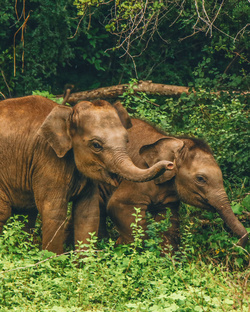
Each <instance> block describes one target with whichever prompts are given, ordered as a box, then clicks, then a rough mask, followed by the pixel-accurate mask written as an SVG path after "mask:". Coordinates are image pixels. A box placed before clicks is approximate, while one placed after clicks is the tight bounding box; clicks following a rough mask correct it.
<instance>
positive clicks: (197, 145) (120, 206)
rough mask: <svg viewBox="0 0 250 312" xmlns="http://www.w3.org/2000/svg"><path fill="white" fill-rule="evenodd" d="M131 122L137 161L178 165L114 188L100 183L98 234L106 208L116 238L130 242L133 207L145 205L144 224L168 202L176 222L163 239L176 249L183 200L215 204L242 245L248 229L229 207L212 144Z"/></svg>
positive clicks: (132, 151) (209, 206) (141, 164)
mask: <svg viewBox="0 0 250 312" xmlns="http://www.w3.org/2000/svg"><path fill="white" fill-rule="evenodd" d="M132 124H133V127H132V128H131V129H129V130H128V134H129V143H128V153H129V155H130V157H131V159H132V160H133V162H134V163H135V164H136V165H137V166H139V167H141V168H147V167H148V166H152V165H153V164H154V163H156V162H157V161H159V160H163V159H164V160H169V161H172V162H174V163H175V164H176V166H175V168H174V170H172V171H166V172H165V173H164V174H163V175H162V176H160V177H159V178H157V179H155V180H154V181H150V182H145V183H140V184H139V183H134V182H129V181H124V180H123V181H122V182H121V183H120V185H119V187H118V188H117V189H116V190H114V189H112V188H109V187H107V186H105V185H104V184H100V190H101V197H102V199H101V219H102V222H101V227H100V231H99V233H100V235H101V236H102V235H103V233H104V232H105V231H104V228H105V216H106V214H107V215H109V216H110V217H111V219H112V220H113V221H114V223H115V225H116V228H117V230H118V231H119V233H120V237H119V239H118V243H129V242H131V241H132V237H131V227H130V224H131V223H132V222H134V217H133V216H132V213H134V212H135V211H134V207H141V214H142V216H143V220H142V222H141V225H142V227H143V228H144V230H145V229H146V220H145V215H146V212H147V211H149V212H150V213H151V214H152V215H153V216H155V218H156V220H158V219H159V216H157V214H158V213H163V214H164V212H165V207H170V208H171V211H172V214H173V215H172V217H171V223H172V226H171V228H170V229H169V230H168V232H166V235H165V243H166V244H171V245H172V246H173V248H174V250H176V249H177V248H178V240H179V237H178V231H179V219H178V207H179V203H180V201H183V202H184V203H187V204H190V205H193V206H196V207H199V208H202V209H208V210H209V209H215V211H217V212H218V213H219V214H220V216H221V218H222V219H223V220H224V221H225V222H226V224H227V225H228V227H229V228H230V229H231V230H232V232H233V233H235V234H236V235H238V237H239V243H238V244H239V245H241V246H244V245H245V244H246V242H247V239H248V236H247V231H246V229H245V228H244V226H243V225H242V224H241V223H240V221H239V220H238V219H237V218H236V216H235V215H234V213H233V211H232V209H231V207H230V204H229V201H228V197H227V195H226V192H225V190H224V187H223V179H222V173H221V170H220V168H219V166H218V165H217V163H216V161H215V159H214V157H213V155H212V153H211V151H210V149H209V147H208V146H207V145H206V144H205V143H204V142H202V141H200V140H197V139H188V138H185V139H182V138H174V137H169V136H167V135H165V134H164V133H161V132H160V131H158V130H156V129H155V128H153V127H152V126H151V125H149V124H147V123H146V122H144V121H141V120H137V119H132ZM108 200H109V201H108Z"/></svg>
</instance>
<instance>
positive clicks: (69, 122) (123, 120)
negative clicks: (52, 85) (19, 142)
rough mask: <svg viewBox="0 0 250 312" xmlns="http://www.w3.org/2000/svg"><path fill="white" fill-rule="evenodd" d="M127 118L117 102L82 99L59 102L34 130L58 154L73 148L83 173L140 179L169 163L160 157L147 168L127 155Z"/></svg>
mask: <svg viewBox="0 0 250 312" xmlns="http://www.w3.org/2000/svg"><path fill="white" fill-rule="evenodd" d="M130 126H131V121H130V118H129V116H128V114H127V112H126V110H125V109H124V108H123V107H122V105H121V104H119V103H116V104H115V105H114V106H112V105H111V104H110V103H108V102H106V101H103V100H98V101H94V102H93V103H92V102H88V101H84V102H80V103H78V104H77V105H75V106H74V107H73V108H71V107H66V106H62V105H59V106H57V107H55V108H54V109H53V110H52V111H51V113H50V114H49V115H48V116H47V118H46V119H45V121H44V122H43V124H42V126H41V127H40V129H39V130H38V134H39V135H40V136H42V137H43V138H45V140H46V141H47V142H48V143H49V144H50V146H51V147H52V148H53V150H54V151H55V153H56V154H57V156H58V157H64V156H65V154H66V153H67V152H68V151H69V150H71V149H73V152H74V159H75V164H76V166H77V168H78V170H79V171H80V172H81V173H82V174H83V175H84V176H86V177H89V178H91V179H94V180H98V181H102V182H107V183H109V184H112V185H114V186H116V185H117V181H116V174H118V175H119V176H120V177H122V178H125V179H128V180H131V181H136V182H144V181H149V180H151V179H154V178H155V177H158V176H159V175H161V174H162V173H163V172H165V171H166V170H168V169H172V168H173V163H172V162H169V161H161V162H159V163H157V164H155V165H153V166H152V167H151V168H149V169H140V168H138V167H136V166H135V165H134V164H133V162H132V161H131V159H130V158H129V156H128V154H127V151H126V145H127V140H128V136H127V131H126V129H125V128H129V127H130Z"/></svg>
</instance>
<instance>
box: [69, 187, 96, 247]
mask: <svg viewBox="0 0 250 312" xmlns="http://www.w3.org/2000/svg"><path fill="white" fill-rule="evenodd" d="M72 210H73V213H72V214H73V226H74V242H75V245H77V244H78V242H82V243H84V244H86V243H88V240H87V239H89V238H90V235H89V233H93V232H95V235H96V236H97V235H98V229H99V224H100V210H99V192H98V189H97V186H96V185H94V184H92V183H91V185H89V186H88V190H86V191H85V192H84V193H83V195H82V196H81V197H79V198H78V199H77V200H75V201H74V202H73V209H72Z"/></svg>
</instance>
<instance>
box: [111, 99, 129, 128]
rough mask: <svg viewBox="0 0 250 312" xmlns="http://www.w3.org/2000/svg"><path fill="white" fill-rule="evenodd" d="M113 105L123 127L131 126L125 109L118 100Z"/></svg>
mask: <svg viewBox="0 0 250 312" xmlns="http://www.w3.org/2000/svg"><path fill="white" fill-rule="evenodd" d="M113 107H114V108H115V109H116V111H117V114H118V116H119V118H120V120H121V122H122V124H123V126H124V128H125V129H130V128H131V127H132V122H131V118H130V116H129V114H128V112H127V111H126V109H125V108H124V107H123V106H122V103H121V102H120V101H116V102H115V103H114V104H113Z"/></svg>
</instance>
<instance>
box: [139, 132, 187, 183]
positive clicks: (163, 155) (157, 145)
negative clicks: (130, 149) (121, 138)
mask: <svg viewBox="0 0 250 312" xmlns="http://www.w3.org/2000/svg"><path fill="white" fill-rule="evenodd" d="M183 145H184V143H183V141H182V140H179V139H175V138H171V137H164V138H161V139H159V140H157V141H156V142H154V143H152V144H150V145H144V146H142V147H141V148H140V151H139V154H140V155H141V157H142V158H143V159H144V160H145V162H146V163H147V165H148V166H149V167H151V166H153V165H154V164H155V163H157V162H158V161H161V160H169V161H172V162H174V163H175V159H176V154H177V152H178V151H179V150H180V149H181V148H182V147H183ZM175 174H176V166H175V168H174V169H173V170H167V171H165V172H164V173H163V174H162V175H161V176H159V177H158V178H156V179H155V180H154V181H155V184H161V183H164V182H166V181H169V180H171V179H172V178H173V177H174V176H175Z"/></svg>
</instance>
